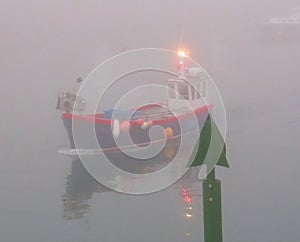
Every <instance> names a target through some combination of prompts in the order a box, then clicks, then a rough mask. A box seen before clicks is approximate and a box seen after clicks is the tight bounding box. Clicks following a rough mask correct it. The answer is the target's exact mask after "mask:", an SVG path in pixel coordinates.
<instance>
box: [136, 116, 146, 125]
mask: <svg viewBox="0 0 300 242" xmlns="http://www.w3.org/2000/svg"><path fill="white" fill-rule="evenodd" d="M143 123H144V120H143V119H142V118H139V119H137V120H136V124H137V125H138V126H141V125H142V124H143Z"/></svg>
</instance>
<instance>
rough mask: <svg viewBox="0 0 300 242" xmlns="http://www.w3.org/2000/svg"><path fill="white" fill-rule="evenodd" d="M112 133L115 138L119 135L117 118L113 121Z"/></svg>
mask: <svg viewBox="0 0 300 242" xmlns="http://www.w3.org/2000/svg"><path fill="white" fill-rule="evenodd" d="M112 133H113V136H114V137H115V138H118V136H119V135H120V122H119V120H117V119H116V120H114V122H113V125H112Z"/></svg>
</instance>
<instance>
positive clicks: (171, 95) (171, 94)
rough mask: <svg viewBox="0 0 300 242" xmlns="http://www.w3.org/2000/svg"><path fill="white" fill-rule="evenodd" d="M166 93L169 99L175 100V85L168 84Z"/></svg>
mask: <svg viewBox="0 0 300 242" xmlns="http://www.w3.org/2000/svg"><path fill="white" fill-rule="evenodd" d="M168 93H169V98H176V96H175V94H176V92H175V85H174V83H168Z"/></svg>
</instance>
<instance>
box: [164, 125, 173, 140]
mask: <svg viewBox="0 0 300 242" xmlns="http://www.w3.org/2000/svg"><path fill="white" fill-rule="evenodd" d="M164 131H165V136H166V137H167V139H169V138H171V137H173V135H174V133H173V129H172V128H170V127H168V128H165V130H164Z"/></svg>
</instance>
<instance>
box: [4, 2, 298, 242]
mask: <svg viewBox="0 0 300 242" xmlns="http://www.w3.org/2000/svg"><path fill="white" fill-rule="evenodd" d="M249 2H250V1H249ZM35 4H37V5H38V3H35ZM168 4H169V5H168ZM168 4H167V2H166V6H165V5H163V6H162V9H168V7H170V6H171V3H168ZM194 4H195V3H194ZM129 5H130V4H129ZM16 6H17V5H16ZM16 6H14V5H13V4H7V6H6V7H7V8H6V9H7V12H5V14H4V17H3V18H5V16H6V17H7V18H6V21H4V22H3V23H2V25H3V26H4V27H5V28H6V29H7V30H8V31H9V34H10V36H11V39H10V38H5V39H4V42H3V43H2V44H1V49H2V50H3V51H2V52H3V53H4V56H5V58H3V56H2V58H1V64H2V67H3V70H2V71H1V73H2V77H1V91H0V94H1V97H2V98H3V101H2V102H1V104H0V105H1V111H2V115H1V126H0V133H1V134H2V135H1V136H2V138H1V140H0V151H1V153H0V157H1V164H0V191H1V198H0V214H1V218H0V241H5V242H6V241H7V242H10V241H11V242H19V241H29V242H41V241H72V242H77V241H78V242H83V241H89V242H90V241H105V242H119V241H120V242H149V241H161V242H169V241H170V242H171V241H172V242H175V241H176V242H177V241H178V242H179V241H180V242H182V241H193V242H194V241H195V242H196V241H197V242H198V241H203V224H202V219H203V216H202V215H203V214H202V189H201V182H200V181H198V180H197V169H192V170H191V171H189V172H188V173H187V174H186V175H185V176H184V177H183V178H182V179H181V180H180V181H178V182H177V183H176V184H174V185H172V186H171V187H169V188H168V189H166V190H164V191H161V192H157V193H154V194H150V195H144V196H130V195H124V194H120V193H116V192H113V191H111V190H109V189H107V188H105V187H103V186H101V185H99V184H98V183H96V182H95V181H94V180H93V179H92V178H91V177H89V176H88V175H87V173H86V172H85V170H84V169H83V168H82V166H81V164H80V162H78V161H76V160H75V161H74V160H73V161H72V159H71V158H70V157H67V156H62V155H59V154H58V153H57V150H58V149H59V148H60V147H61V146H65V145H67V144H68V140H67V135H66V134H65V131H64V129H63V125H62V123H61V120H60V118H59V114H58V113H57V112H56V111H55V110H54V107H55V100H56V94H57V91H58V90H61V89H64V88H68V87H69V86H70V85H71V83H72V79H75V78H76V77H77V76H78V75H82V76H85V75H86V74H87V73H88V72H89V71H90V70H91V69H92V68H93V67H94V66H96V65H97V64H98V63H99V62H100V61H101V60H104V59H105V58H106V57H109V56H110V55H113V54H114V53H117V52H119V51H120V50H122V49H128V48H129V49H131V48H138V47H144V46H149V47H153V46H160V47H165V48H170V46H172V44H173V46H176V44H177V42H176V43H174V39H176V40H178V36H179V32H180V31H177V30H176V31H177V32H176V31H175V27H176V26H175V27H174V26H173V23H172V21H171V20H175V19H177V18H176V16H175V15H176V14H175V13H179V12H180V8H178V7H174V8H175V9H176V11H175V13H174V15H172V16H171V20H166V22H164V25H163V26H161V28H162V29H164V28H165V29H166V30H165V32H164V31H162V32H163V33H162V34H161V35H159V37H158V38H157V39H154V38H147V35H146V36H135V37H132V36H127V35H124V33H126V31H133V32H134V31H135V30H143V29H144V28H143V27H142V24H149V25H150V27H149V29H148V30H149V33H148V34H149V35H150V34H151V33H154V32H155V28H154V26H157V24H156V23H159V20H160V21H161V20H162V19H165V18H164V15H163V14H162V13H157V15H155V16H157V18H156V19H155V21H154V23H152V22H151V18H150V17H149V16H148V15H147V16H145V17H144V18H143V16H139V17H140V18H142V19H143V21H144V22H142V23H141V26H140V25H137V24H136V25H132V28H133V29H130V28H129V27H128V26H125V27H124V29H123V28H122V27H121V26H122V17H124V16H125V14H124V13H122V11H121V8H120V7H117V8H116V9H115V8H113V6H110V5H109V6H108V7H107V9H106V10H107V11H110V12H111V13H112V12H114V11H116V12H117V13H118V16H119V18H118V19H116V20H115V22H113V27H115V28H116V29H118V31H116V32H114V33H113V34H112V35H111V36H110V35H109V34H108V33H109V30H108V29H105V27H103V26H104V24H103V20H104V18H102V17H101V16H102V15H101V14H100V16H98V15H97V13H96V12H94V11H92V9H93V8H92V6H93V5H92V3H90V5H89V4H87V5H82V6H81V5H80V4H77V5H76V7H75V8H74V9H72V10H70V12H68V13H65V12H64V9H65V10H67V9H68V6H69V5H68V6H61V12H60V11H59V12H57V15H56V17H55V18H54V17H53V16H52V15H51V13H54V12H55V11H54V9H52V8H51V7H53V6H52V5H51V6H50V5H49V6H48V5H46V8H45V10H44V11H45V12H44V14H43V12H37V13H35V14H34V15H31V14H30V13H33V12H34V11H33V10H32V9H34V6H25V9H26V10H27V11H25V12H24V13H20V12H19V11H20V10H18V9H17V8H16ZM97 6H98V5H97ZM268 6H269V5H268V1H264V2H263V3H262V5H261V8H260V7H258V6H256V7H253V6H252V5H251V4H250V3H248V4H247V3H246V1H245V5H242V4H241V6H237V5H236V4H234V3H232V2H231V4H229V3H228V5H227V4H223V5H222V6H221V7H220V6H219V7H218V8H217V9H215V10H214V11H213V8H214V6H213V5H212V4H209V3H203V4H202V5H201V6H197V7H198V9H199V12H200V13H202V14H200V13H199V14H198V13H197V11H196V9H197V8H193V7H191V8H190V9H189V10H190V11H191V12H190V14H191V19H190V20H184V21H185V23H186V24H188V23H192V22H194V21H195V19H197V18H198V19H197V21H199V26H198V27H199V28H197V29H196V30H195V31H194V32H193V28H191V27H187V28H186V31H185V35H186V37H185V39H186V42H187V45H189V46H191V48H193V49H195V51H196V53H197V54H195V59H196V60H199V61H200V62H201V63H202V64H203V65H204V66H205V67H206V68H207V70H208V71H209V72H210V74H211V75H212V77H213V79H214V80H215V82H216V84H217V85H218V87H219V89H220V91H221V93H222V96H223V98H224V103H225V107H226V109H227V118H228V135H227V146H228V158H229V162H230V165H231V168H230V169H222V168H219V169H218V170H217V177H218V178H219V179H221V180H222V192H223V194H222V196H223V228H224V232H223V233H224V241H230V242H253V241H258V242H261V241H264V242H281V241H289V242H298V241H299V240H300V230H299V228H300V205H299V204H300V203H299V199H300V189H299V187H300V181H299V178H298V174H299V168H300V164H299V162H300V159H299V154H298V153H299V147H300V141H299V135H300V128H299V127H300V108H299V107H300V99H299V89H300V84H299V81H300V79H299V77H300V71H299V67H300V44H299V42H298V43H297V42H288V41H276V42H264V41H261V39H260V36H259V32H258V28H257V25H256V20H260V19H262V18H264V17H268V16H269V14H275V13H278V12H280V7H281V6H284V8H283V9H286V10H288V9H289V8H288V7H289V6H291V7H293V6H294V5H293V4H292V3H290V5H288V6H287V5H285V3H281V4H280V3H278V4H277V5H272V7H273V8H274V9H272V8H269V7H268ZM48 7H49V9H50V10H47V11H46V9H47V8H48ZM98 7H99V8H100V5H99V6H98ZM128 7H132V6H131V5H130V6H128ZM138 8H140V9H144V8H146V6H145V7H143V6H140V5H138ZM203 8H208V12H205V11H204V10H203ZM85 10H87V11H88V10H90V11H92V13H91V14H92V17H90V18H91V19H93V20H89V18H87V20H82V19H80V18H77V16H78V14H79V13H82V12H84V11H85ZM144 10H145V9H144ZM81 11H82V12H81ZM149 11H150V13H151V11H152V12H153V13H154V12H155V10H153V8H150V7H149ZM155 13H156V12H155ZM209 13H214V15H210V14H209ZM218 13H221V14H223V15H222V16H223V17H224V18H221V19H218V18H216V16H217V15H218ZM44 15H45V16H44ZM8 16H12V17H13V19H14V21H13V22H12V23H10V22H9V21H8V19H9V18H8ZM17 16H18V17H17ZM97 16H98V17H97ZM211 16H213V17H214V21H212V22H211V26H210V27H211V28H210V27H205V23H207V22H209V20H210V17H211ZM254 16H255V18H254ZM14 17H15V18H14ZM106 17H108V16H106ZM139 17H137V18H139ZM38 20H43V21H41V22H39V21H38ZM96 20H98V22H100V23H99V25H100V27H99V28H100V30H101V31H102V32H101V31H100V30H99V31H100V32H101V33H102V35H101V34H99V33H98V32H97V31H98V30H97V28H96V27H97V26H98V25H97V24H95V22H97V21H96ZM237 20H238V21H237ZM60 21H61V23H62V25H60ZM156 21H157V22H156ZM31 23H34V24H33V26H31V27H30V24H31ZM38 23H39V24H40V25H39V24H38ZM76 23H77V24H78V26H79V27H81V28H82V29H81V31H82V33H81V32H80V31H78V30H77V28H75V27H74V26H75V25H76ZM92 23H93V24H92ZM132 23H135V19H131V18H130V19H128V24H129V25H130V24H132ZM85 24H86V25H87V26H89V27H88V28H84V26H85ZM2 25H1V26H2ZM8 26H9V28H8ZM72 26H73V27H72ZM187 26H190V25H187ZM201 27H203V29H202V30H201ZM24 28H25V29H24ZM95 29H96V30H95ZM212 29H213V30H212ZM174 31H175V32H176V34H173V35H174V36H172V33H174ZM155 33H156V32H155ZM85 36H87V37H88V38H91V39H92V41H91V43H88V42H87V41H86V40H85V38H84V37H85ZM122 36H124V38H121V37H122ZM125 36H126V37H125ZM148 37H149V36H148ZM172 38H174V39H172ZM120 39H122V43H121V44H120V43H119V41H120ZM117 40H118V41H117ZM84 41H86V42H84ZM172 41H173V42H172ZM99 43H104V44H103V45H102V44H99ZM161 45H162V46H161ZM120 46H121V47H120ZM194 46H195V48H194ZM95 50H96V51H95ZM183 189H187V194H188V198H187V197H185V196H184V195H183V194H182V190H183ZM189 199H191V204H190V203H189V202H188V201H189ZM189 207H191V208H192V209H190V208H189ZM190 215H191V216H190Z"/></svg>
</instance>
